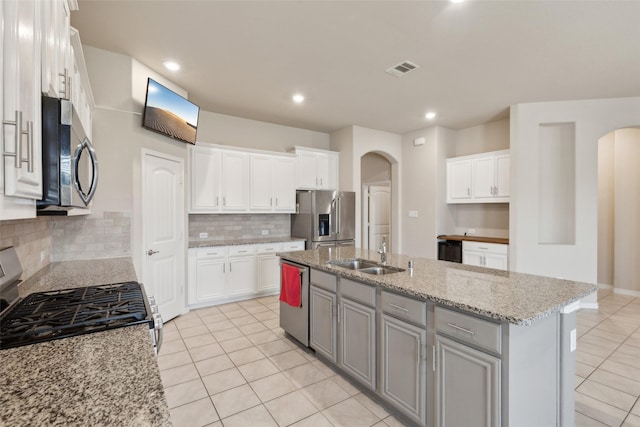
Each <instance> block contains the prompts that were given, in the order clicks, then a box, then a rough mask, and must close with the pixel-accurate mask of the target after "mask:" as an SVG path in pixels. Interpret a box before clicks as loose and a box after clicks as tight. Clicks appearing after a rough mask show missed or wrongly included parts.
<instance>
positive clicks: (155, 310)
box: [151, 305, 160, 317]
mask: <svg viewBox="0 0 640 427" xmlns="http://www.w3.org/2000/svg"><path fill="white" fill-rule="evenodd" d="M151 314H153V315H154V316H153V317H155V315H156V314H157V315H160V312H159V311H158V306H157V305H152V306H151Z"/></svg>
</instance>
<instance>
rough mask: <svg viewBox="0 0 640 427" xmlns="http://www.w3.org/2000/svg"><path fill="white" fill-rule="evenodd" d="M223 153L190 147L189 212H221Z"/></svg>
mask: <svg viewBox="0 0 640 427" xmlns="http://www.w3.org/2000/svg"><path fill="white" fill-rule="evenodd" d="M220 158H221V153H220V151H217V150H212V149H209V148H200V147H189V178H190V179H189V180H190V184H191V185H190V188H189V212H190V213H212V212H219V211H220V207H221V205H222V196H221V194H220V191H221V190H220V187H221V184H220V178H221V176H220V169H221V166H220V164H221V160H220Z"/></svg>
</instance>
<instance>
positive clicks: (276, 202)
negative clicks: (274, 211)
mask: <svg viewBox="0 0 640 427" xmlns="http://www.w3.org/2000/svg"><path fill="white" fill-rule="evenodd" d="M277 207H278V198H277V197H276V208H277Z"/></svg>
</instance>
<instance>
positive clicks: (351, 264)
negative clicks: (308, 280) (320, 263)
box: [329, 258, 378, 270]
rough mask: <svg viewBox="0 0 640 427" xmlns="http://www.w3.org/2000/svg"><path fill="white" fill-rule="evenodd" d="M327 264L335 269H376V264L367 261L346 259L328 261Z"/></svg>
mask: <svg viewBox="0 0 640 427" xmlns="http://www.w3.org/2000/svg"><path fill="white" fill-rule="evenodd" d="M329 264H332V265H335V266H337V267H342V268H348V269H351V270H361V269H363V268H370V267H377V266H378V264H377V263H376V262H373V261H369V260H367V259H360V258H356V259H347V260H340V261H329Z"/></svg>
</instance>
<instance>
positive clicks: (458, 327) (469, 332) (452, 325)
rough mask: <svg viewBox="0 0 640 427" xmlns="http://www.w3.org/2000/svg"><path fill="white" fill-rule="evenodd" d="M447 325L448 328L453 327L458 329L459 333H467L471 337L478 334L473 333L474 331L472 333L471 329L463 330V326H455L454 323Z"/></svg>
mask: <svg viewBox="0 0 640 427" xmlns="http://www.w3.org/2000/svg"><path fill="white" fill-rule="evenodd" d="M447 325H448V326H451V327H452V328H454V329H457V330H459V331H462V332H466V333H468V334H469V335H475V334H476V333H475V332H473V331H472V330H470V329H466V328H463V327H462V326H458V325H455V324H453V323H447Z"/></svg>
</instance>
